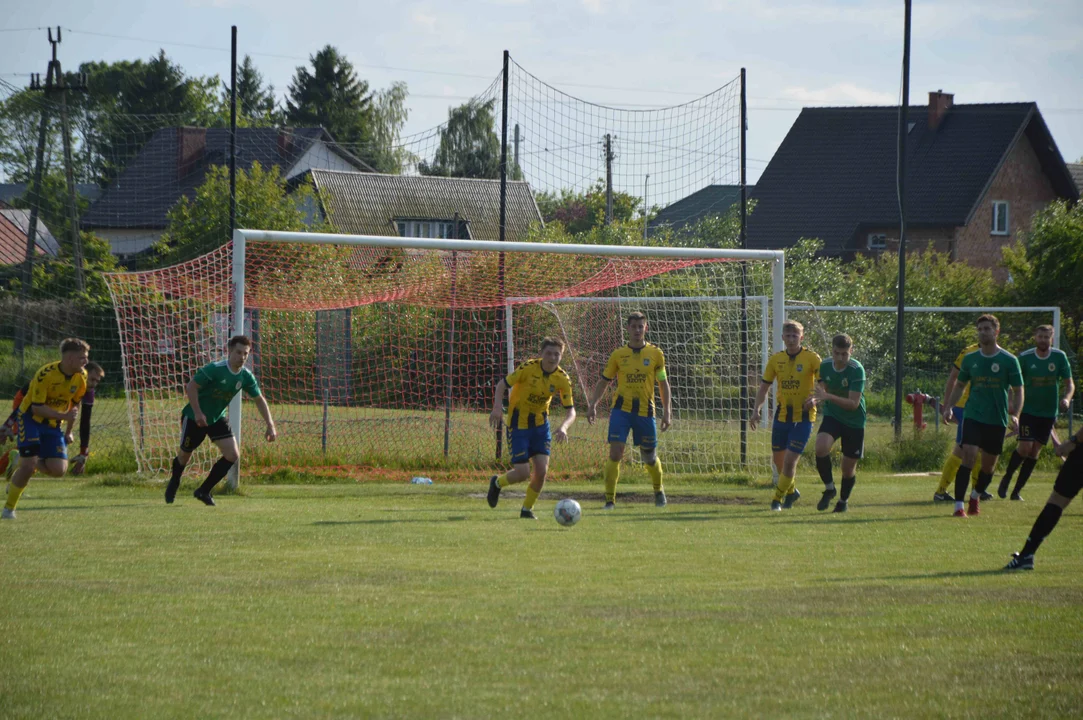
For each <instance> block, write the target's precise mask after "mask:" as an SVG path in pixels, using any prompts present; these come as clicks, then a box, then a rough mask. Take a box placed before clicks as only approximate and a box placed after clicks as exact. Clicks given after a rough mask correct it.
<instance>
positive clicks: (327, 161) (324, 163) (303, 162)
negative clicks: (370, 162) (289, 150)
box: [286, 140, 357, 180]
mask: <svg viewBox="0 0 1083 720" xmlns="http://www.w3.org/2000/svg"><path fill="white" fill-rule="evenodd" d="M313 168H317V169H319V170H343V171H345V172H357V168H356V167H355V166H353V165H351V164H350V163H349V162H347V161H346V159H345V158H343V157H342V156H341V155H339V154H338V153H336V152H334V151H332V150H331V148H329V147H327V143H325V142H324V141H322V140H317V141H316V142H314V143H312V145H311V146H310V147H309V148H308V150H306V151H305V154H304V155H302V156H301V159H300V160H298V161H297V162H296V163H294V164H293V167H292V168H290V169H289V170H287V171H286V172H288V173H289V175H287V176H286V179H287V180H289V179H290V178H293V177H296V176H297V175H300V174H301V173H303V172H307V171H308V170H311V169H313Z"/></svg>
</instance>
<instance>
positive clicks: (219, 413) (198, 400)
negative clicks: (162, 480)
mask: <svg viewBox="0 0 1083 720" xmlns="http://www.w3.org/2000/svg"><path fill="white" fill-rule="evenodd" d="M251 351H252V341H251V340H249V339H248V338H247V337H246V336H244V335H235V336H234V337H232V338H230V341H229V356H228V357H227V358H226V359H225V360H219V361H218V362H213V363H210V364H209V365H204V366H203V367H201V368H200V369H199V370H198V371H196V374H195V377H193V378H192V379H191V381H189V383H188V385H186V386H185V388H184V393H185V394H186V395H187V396H188V404H187V405H185V406H184V410H182V411H181V444H180V452H178V453H177V456H176V457H175V458H174V459H173V473H172V475H171V476H170V478H169V484H168V485H166V488H165V501H166V502H167V503H172V502H173V499H174V498H175V497H176V496H177V489H178V488H180V481H181V475H182V474H183V473H184V468H185V467H186V466H187V465H188V461H189V460H190V459H191V457H192V453H193V452H195V450H196V448H198V447H199V446H200V444H201V443H202V442H203V440H204V438H208V437H209V438H210V439H211V441H212V442H213V443H214V444H215V445H217V446H218V449H219V450H221V451H222V457H221V458H220V459H219V460H218V462H216V463H215V464H214V466H213V467H212V468H211V471H210V472H209V473H208V474H207V479H206V480H204V481H203V484H202V485H200V486H199V487H198V488H197V489H196V491H195V492H194V493H192V495H193V496H194V497H195V498H196V499H197V500H199V501H200V502H202V503H203V504H204V505H214V498H213V497H211V490H213V489H214V486H215V485H217V484H218V483H219V481H221V480H222V478H224V477H225V476H226V473H228V472H229V470H230V468H232V467H233V465H234V464H235V463H236V462H237V460H238V459H239V458H240V451H239V450H238V449H237V440H236V438H234V436H233V429H232V428H230V426H229V421H228V420H227V419H226V410H227V409H229V403H230V402H231V401H232V400H233V398H234V396H235V395H236V394H237V393H239V392H240V391H242V390H243V391H244V393H245V394H246V395H248V396H249V397H250V398H253V399H254V400H255V401H256V408H257V409H258V410H259V414H260V416H261V417H262V418H263V421H264V422H265V423H267V433H266V437H267V442H274V440H275V438H276V437H278V433H277V432H276V431H275V424H274V420H272V419H271V409H270V408H269V407H268V406H267V400H266V399H265V398H264V397H263V394H262V393H261V392H260V389H259V383H257V382H256V378H255V376H254V375H253V374H252V373H251V371H249V370H248V368H246V367H245V366H244V364H245V362H246V361H247V360H248V354H249V353H250V352H251Z"/></svg>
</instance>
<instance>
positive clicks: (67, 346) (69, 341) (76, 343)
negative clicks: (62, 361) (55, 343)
mask: <svg viewBox="0 0 1083 720" xmlns="http://www.w3.org/2000/svg"><path fill="white" fill-rule="evenodd" d="M80 350H83V351H86V352H90V343H88V342H87V341H86V340H80V339H79V338H64V340H62V341H61V342H60V354H61V355H63V354H64V353H70V352H79V351H80Z"/></svg>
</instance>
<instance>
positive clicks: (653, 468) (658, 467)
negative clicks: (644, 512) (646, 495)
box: [645, 458, 662, 492]
mask: <svg viewBox="0 0 1083 720" xmlns="http://www.w3.org/2000/svg"><path fill="white" fill-rule="evenodd" d="M645 467H646V468H647V474H648V475H650V476H651V482H652V483H653V484H654V491H655V492H662V458H655V459H654V464H653V465H646V466H645Z"/></svg>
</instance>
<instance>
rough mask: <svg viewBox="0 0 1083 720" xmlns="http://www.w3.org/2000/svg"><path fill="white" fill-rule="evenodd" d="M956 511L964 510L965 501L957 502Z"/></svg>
mask: <svg viewBox="0 0 1083 720" xmlns="http://www.w3.org/2000/svg"><path fill="white" fill-rule="evenodd" d="M955 509H956V510H962V509H963V501H962V500H956V501H955Z"/></svg>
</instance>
